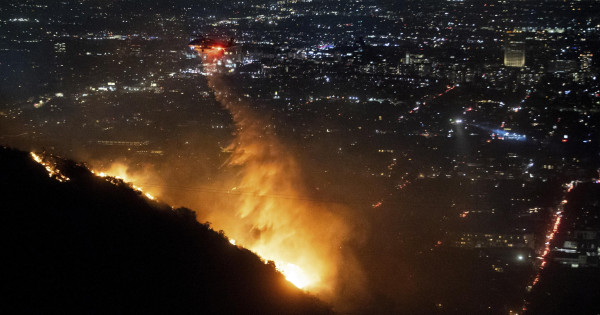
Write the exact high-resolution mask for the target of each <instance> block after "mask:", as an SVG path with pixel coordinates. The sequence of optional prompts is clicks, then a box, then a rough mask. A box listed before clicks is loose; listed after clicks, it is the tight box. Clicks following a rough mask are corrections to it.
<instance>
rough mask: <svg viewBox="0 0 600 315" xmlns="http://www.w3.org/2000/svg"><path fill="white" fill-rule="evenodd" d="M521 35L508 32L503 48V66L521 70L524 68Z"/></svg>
mask: <svg viewBox="0 0 600 315" xmlns="http://www.w3.org/2000/svg"><path fill="white" fill-rule="evenodd" d="M520 35H521V34H520V33H518V32H508V33H507V36H506V40H505V42H506V44H505V46H504V66H506V67H517V68H521V67H523V66H525V43H524V42H523V41H521V38H520V37H521V36H520Z"/></svg>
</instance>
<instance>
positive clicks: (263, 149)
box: [196, 46, 362, 299]
mask: <svg viewBox="0 0 600 315" xmlns="http://www.w3.org/2000/svg"><path fill="white" fill-rule="evenodd" d="M223 50H224V48H223V47H220V46H219V47H216V49H215V50H212V51H204V52H203V51H200V50H199V49H196V51H197V52H198V53H199V55H200V57H201V59H202V61H203V67H204V71H205V72H207V79H208V83H209V86H210V88H212V90H213V91H214V93H215V97H216V98H217V100H218V101H219V102H220V103H221V105H222V106H223V107H224V108H226V109H227V110H229V112H230V113H231V115H232V117H233V121H234V123H235V125H236V129H237V130H236V131H237V132H236V137H235V139H234V140H233V141H232V144H231V145H230V146H229V147H228V148H227V150H226V151H227V152H231V155H230V157H229V160H228V162H227V163H226V165H225V166H226V167H227V168H229V169H235V170H237V174H236V175H237V176H235V177H231V176H228V177H227V178H223V180H222V181H223V183H221V185H226V187H234V189H231V188H228V190H230V191H232V192H233V191H235V192H236V194H229V195H224V196H212V197H211V199H212V200H211V201H212V202H214V206H213V207H214V208H215V209H224V210H222V211H209V213H205V214H203V215H202V217H200V218H199V220H200V221H209V222H211V223H212V224H213V225H214V226H215V227H216V228H217V229H223V230H224V231H226V233H227V235H229V236H231V237H232V238H233V239H235V243H236V244H237V245H241V246H244V247H246V248H248V249H250V250H252V251H254V252H255V253H257V254H258V255H260V256H261V257H262V258H263V259H264V260H265V261H274V262H275V266H276V268H277V269H278V270H279V271H280V272H281V273H282V274H283V275H284V276H285V277H286V279H287V280H288V281H289V282H291V283H292V284H294V285H295V286H297V287H298V288H302V289H306V290H309V291H311V292H313V293H317V294H319V296H320V297H322V298H325V299H328V297H331V295H332V293H333V290H334V289H335V287H336V279H337V277H338V272H339V270H338V266H342V265H343V264H345V265H346V271H347V272H348V273H351V272H352V273H353V274H352V276H353V277H354V279H355V283H360V282H361V279H362V276H361V275H360V274H359V272H358V271H357V270H358V268H355V266H353V264H352V259H351V258H350V259H345V258H344V257H342V252H341V248H342V244H343V242H344V241H345V240H346V239H348V237H349V234H350V233H349V232H350V228H349V227H348V226H347V223H346V222H344V220H342V218H341V216H340V215H339V214H338V213H339V212H340V211H344V207H343V206H341V205H336V204H321V203H315V202H312V201H310V200H309V198H307V197H306V196H308V195H309V194H308V193H307V189H306V188H305V187H304V185H303V176H302V170H301V169H300V168H301V166H300V165H299V163H298V162H297V161H296V159H295V158H294V156H293V154H292V153H291V152H290V150H288V149H287V148H286V147H285V146H284V145H283V144H282V143H281V142H279V140H278V139H277V137H276V136H275V135H273V134H272V133H271V130H270V129H269V127H268V125H269V124H270V123H268V122H267V123H265V122H264V121H263V118H262V116H260V115H257V114H256V113H255V112H254V111H253V110H251V109H250V107H249V106H248V105H247V104H245V103H243V102H241V101H240V99H239V98H238V97H235V96H233V95H235V94H234V93H232V91H231V90H230V87H229V86H227V84H225V83H224V82H225V81H224V80H223V78H222V77H221V76H220V75H219V73H218V72H217V71H216V66H215V64H217V63H218V61H219V60H220V59H221V58H222V57H223V56H222V54H220V52H222V51H223ZM214 51H217V53H215V52H214ZM225 183H228V184H225ZM221 187H222V186H221ZM206 198H207V197H206V196H199V197H198V204H206V202H207V200H206ZM231 210H233V211H234V213H233V215H232V213H231V212H228V211H231ZM350 270H352V271H350Z"/></svg>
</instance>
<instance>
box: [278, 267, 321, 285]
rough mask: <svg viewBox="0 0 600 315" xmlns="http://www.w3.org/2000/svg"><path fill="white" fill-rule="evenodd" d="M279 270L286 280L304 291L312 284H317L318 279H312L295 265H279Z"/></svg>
mask: <svg viewBox="0 0 600 315" xmlns="http://www.w3.org/2000/svg"><path fill="white" fill-rule="evenodd" d="M275 266H277V269H278V270H279V271H280V272H281V273H283V275H284V276H285V278H286V279H287V280H288V281H289V282H291V283H292V284H294V285H295V286H296V287H298V288H300V289H304V288H306V287H307V286H309V285H310V284H311V283H315V282H316V281H318V279H310V277H309V276H308V275H307V274H306V273H305V272H304V270H302V269H301V268H300V267H298V266H296V265H294V264H289V263H288V264H283V265H277V264H275Z"/></svg>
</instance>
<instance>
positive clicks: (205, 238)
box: [0, 148, 330, 314]
mask: <svg viewBox="0 0 600 315" xmlns="http://www.w3.org/2000/svg"><path fill="white" fill-rule="evenodd" d="M58 162H59V163H60V164H61V168H62V169H63V170H64V173H65V174H66V175H68V176H69V177H70V178H71V180H70V181H68V182H66V183H59V182H58V181H56V180H54V179H52V178H49V177H48V173H47V172H46V171H45V170H44V168H43V167H42V166H41V165H39V164H37V163H35V162H34V161H33V160H32V159H31V157H30V156H29V154H28V153H26V152H20V151H14V150H9V149H4V148H0V216H1V219H0V231H1V232H0V250H1V251H2V252H1V257H2V260H3V263H4V264H3V265H4V267H0V270H1V272H0V276H1V281H2V286H3V288H5V290H3V291H4V292H9V293H8V295H6V294H5V295H4V296H3V299H2V300H3V301H4V302H3V303H2V304H1V306H0V311H2V313H5V314H8V313H15V311H16V312H18V313H21V312H27V313H31V312H32V311H33V312H35V313H40V314H49V313H81V314H109V313H129V314H149V313H153V314H156V313H164V314H167V313H168V314H190V313H191V314H197V313H221V314H223V313H225V314H231V313H237V314H257V313H260V314H275V313H276V314H286V313H288V314H289V313H302V314H315V313H330V309H329V308H328V307H327V306H326V305H324V304H323V303H321V302H319V301H318V300H317V299H315V298H313V297H311V296H309V295H307V294H304V293H303V292H301V291H300V290H298V289H296V288H295V287H293V286H292V285H291V284H289V283H288V282H287V281H286V280H285V279H284V278H283V276H282V275H281V274H279V273H277V272H276V271H275V269H274V267H273V265H272V264H264V263H263V262H261V261H260V260H259V258H258V257H257V256H256V255H254V254H252V253H251V252H249V251H247V250H245V249H241V248H238V247H235V246H232V245H231V244H229V242H228V240H227V239H226V238H225V237H223V236H222V235H220V234H219V233H217V232H214V231H212V230H211V229H209V227H208V225H207V224H199V223H197V222H196V221H195V216H194V214H193V212H191V211H190V210H187V209H177V210H171V208H170V207H168V206H165V205H159V204H157V203H154V202H151V201H149V200H147V199H145V198H142V197H141V196H140V194H139V193H137V192H135V191H134V190H132V189H129V188H127V187H126V185H120V186H115V185H113V184H111V183H109V182H107V181H106V180H104V179H101V178H97V177H95V176H93V175H92V174H91V173H90V172H89V171H88V170H87V169H85V168H84V167H80V166H77V165H75V164H74V163H72V162H69V161H58ZM7 311H10V312H7Z"/></svg>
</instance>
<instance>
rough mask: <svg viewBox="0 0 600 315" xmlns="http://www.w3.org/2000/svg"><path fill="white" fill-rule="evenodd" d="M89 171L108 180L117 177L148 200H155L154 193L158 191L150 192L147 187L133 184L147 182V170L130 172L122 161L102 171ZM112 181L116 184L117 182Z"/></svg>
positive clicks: (148, 175)
mask: <svg viewBox="0 0 600 315" xmlns="http://www.w3.org/2000/svg"><path fill="white" fill-rule="evenodd" d="M91 172H92V174H94V175H96V176H98V177H103V178H107V179H108V180H109V181H110V182H112V181H111V180H110V179H117V180H120V181H123V182H124V183H127V184H129V185H130V186H131V188H133V189H134V190H135V191H138V192H140V193H142V194H143V195H144V196H145V197H146V198H148V199H150V200H156V197H155V196H156V195H155V193H157V192H158V191H152V192H150V191H148V189H146V188H142V187H140V186H137V185H136V184H134V183H140V182H142V183H145V182H147V180H148V179H149V178H151V176H152V175H151V173H149V172H146V171H140V172H132V171H130V170H129V169H128V168H127V166H126V165H125V164H122V163H113V164H112V165H111V166H110V167H108V168H106V169H104V170H103V171H96V170H91ZM113 183H115V184H116V183H117V182H113Z"/></svg>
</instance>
